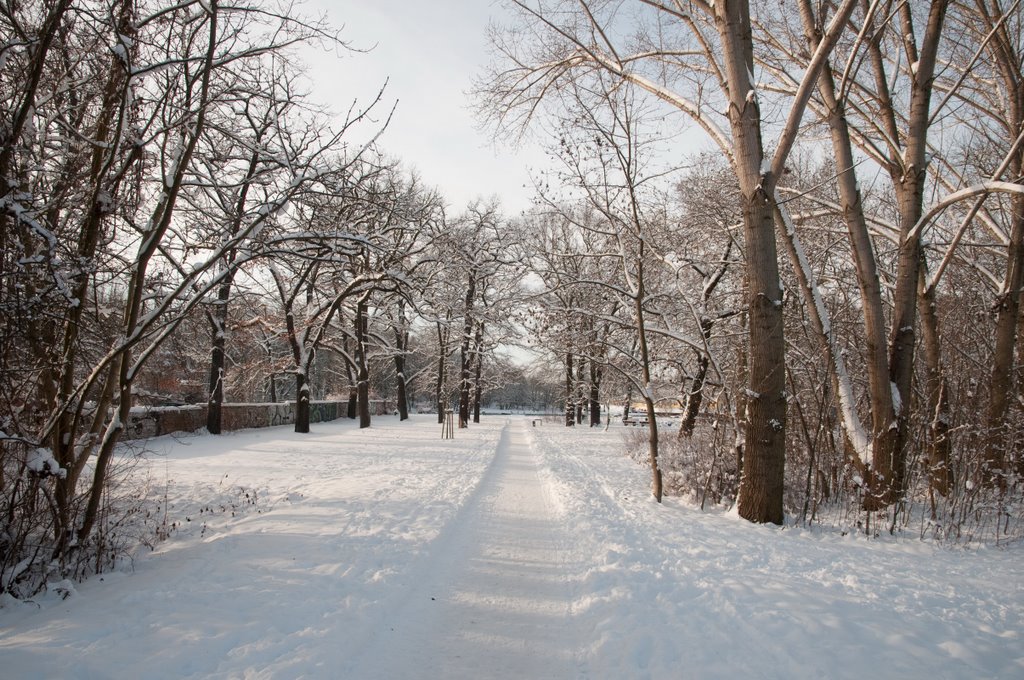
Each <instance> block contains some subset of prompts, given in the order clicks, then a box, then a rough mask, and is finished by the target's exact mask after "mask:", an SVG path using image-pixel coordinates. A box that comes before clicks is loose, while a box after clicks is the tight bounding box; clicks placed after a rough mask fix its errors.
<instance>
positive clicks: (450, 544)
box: [347, 420, 579, 679]
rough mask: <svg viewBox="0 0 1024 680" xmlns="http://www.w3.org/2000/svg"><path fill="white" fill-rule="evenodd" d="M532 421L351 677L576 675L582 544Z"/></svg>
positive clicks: (510, 437) (508, 429)
mask: <svg viewBox="0 0 1024 680" xmlns="http://www.w3.org/2000/svg"><path fill="white" fill-rule="evenodd" d="M524 426H525V421H522V420H517V421H515V422H514V423H510V424H508V425H506V426H505V429H504V431H503V433H502V436H501V440H500V442H499V443H498V447H497V451H496V454H495V457H494V460H493V462H492V463H491V465H490V468H489V469H488V470H487V472H486V474H485V475H484V477H483V479H482V480H481V482H480V485H479V486H478V488H477V490H476V492H475V494H474V496H473V498H472V499H471V500H470V501H469V502H468V503H467V504H466V505H465V506H464V507H463V508H462V510H461V511H460V513H459V515H458V517H456V519H455V520H454V521H453V522H452V523H451V524H450V525H449V526H448V527H447V528H446V530H445V531H446V534H445V535H444V536H443V537H442V539H441V540H439V541H437V542H436V543H435V546H434V549H433V554H432V556H431V562H430V563H429V565H427V566H426V568H425V569H424V571H422V572H420V574H419V578H418V580H417V581H415V582H413V583H410V584H408V586H407V592H406V593H405V594H404V595H403V596H401V599H402V600H404V604H403V606H400V607H399V608H398V609H397V610H395V611H393V612H391V615H390V616H388V617H387V619H385V620H384V621H383V622H382V624H381V630H379V631H377V634H376V635H375V636H374V644H373V645H371V646H370V648H369V649H367V650H366V651H365V652H363V653H362V654H361V655H360V656H359V657H358V658H357V660H356V663H355V664H354V667H353V668H352V669H351V671H350V673H348V674H347V675H348V676H349V677H358V678H381V679H385V678H398V677H406V676H407V675H406V674H407V673H408V671H409V669H410V668H415V669H416V670H417V673H418V674H419V677H424V678H484V677H487V678H573V677H577V675H578V670H577V668H576V658H575V657H576V651H577V649H578V647H579V639H578V636H577V635H576V633H575V629H574V627H573V619H572V605H571V592H570V585H569V574H570V573H572V572H573V571H575V570H574V569H571V568H570V564H569V561H570V560H571V559H572V558H573V556H574V555H575V553H574V551H573V550H572V539H571V535H570V533H569V530H568V527H567V525H566V518H565V517H564V516H562V515H561V514H559V513H558V512H557V511H556V509H555V505H554V504H553V502H552V499H551V487H550V482H549V481H548V480H547V479H546V478H542V477H541V476H540V475H539V469H540V465H541V462H540V458H539V454H538V452H537V451H536V450H535V449H534V448H532V447H531V446H530V444H529V443H528V442H527V439H526V436H525V434H524V433H523V427H524Z"/></svg>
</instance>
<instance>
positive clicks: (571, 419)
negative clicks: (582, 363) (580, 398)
mask: <svg viewBox="0 0 1024 680" xmlns="http://www.w3.org/2000/svg"><path fill="white" fill-rule="evenodd" d="M572 366H573V364H572V352H566V353H565V426H566V427H572V426H573V425H575V424H576V417H575V408H574V405H573V368H572Z"/></svg>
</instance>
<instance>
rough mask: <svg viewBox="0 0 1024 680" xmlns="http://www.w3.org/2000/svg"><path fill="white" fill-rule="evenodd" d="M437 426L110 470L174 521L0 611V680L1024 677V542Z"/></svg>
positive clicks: (345, 430)
mask: <svg viewBox="0 0 1024 680" xmlns="http://www.w3.org/2000/svg"><path fill="white" fill-rule="evenodd" d="M439 434H440V433H439V426H438V424H437V422H436V417H435V416H427V415H424V416H419V417H414V418H413V419H411V420H410V421H406V422H399V421H398V420H397V418H390V417H383V418H379V419H377V418H375V419H374V424H373V427H372V428H369V429H366V430H360V429H359V428H358V427H357V426H356V424H355V423H353V422H351V421H347V420H346V421H338V422H334V423H320V424H317V425H315V426H314V432H313V433H311V434H306V435H299V434H295V433H294V432H291V431H290V430H289V429H288V428H268V429H266V430H254V431H248V432H236V433H231V434H228V435H223V436H219V437H211V436H201V435H196V436H187V437H183V438H174V437H162V438H159V439H155V440H151V441H149V442H145V444H144V445H145V447H146V449H147V450H146V452H145V454H144V456H142V457H141V458H138V459H136V458H135V456H134V454H133V452H131V451H124V452H122V456H121V464H122V465H129V464H133V465H136V466H137V469H136V473H135V475H134V476H133V477H132V479H134V480H142V481H143V482H145V484H148V488H146V489H141V490H138V491H137V493H142V492H144V493H145V498H146V499H148V500H147V503H153V502H154V501H156V500H163V499H166V505H167V507H166V515H165V514H164V509H163V506H162V505H161V506H160V507H158V508H156V510H157V512H156V516H155V517H154V515H153V514H152V511H153V507H152V506H151V505H145V504H143V505H142V506H140V509H139V510H138V511H137V512H136V514H135V515H133V516H132V517H134V518H135V519H136V520H137V519H139V517H141V516H142V514H143V511H146V512H149V513H150V514H149V517H150V520H149V521H150V523H151V524H152V521H153V520H154V519H156V521H158V522H162V523H163V527H164V529H166V530H168V531H169V534H170V535H169V537H168V538H167V540H164V541H161V542H158V543H156V544H155V545H154V550H152V551H151V552H150V551H148V550H142V551H139V552H138V553H136V554H135V555H134V558H133V561H132V563H131V565H130V566H126V568H125V569H124V570H123V571H118V572H114V573H108V574H104V575H103V576H101V577H94V578H91V579H88V580H87V581H86V582H84V583H81V584H73V585H71V584H61V587H60V588H54V589H53V590H51V592H49V593H44V594H41V595H40V596H39V597H38V598H36V600H35V601H34V602H29V603H23V602H16V601H11V600H7V601H0V605H2V606H0V678H3V680H6V679H7V678H76V679H79V678H97V679H99V678H104V679H106V678H132V679H134V678H142V677H145V678H147V680H157V679H161V678H167V679H175V680H177V679H179V678H189V679H194V680H198V679H201V678H202V679H206V678H218V679H228V678H232V679H233V678H252V679H291V678H310V679H319V678H324V679H333V678H351V679H353V680H364V679H366V678H370V679H373V678H403V679H409V680H418V679H434V678H460V677H463V678H474V679H476V678H497V679H501V678H516V680H520V679H526V678H552V679H558V680H562V679H565V680H579V679H587V680H619V679H620V678H630V679H631V680H632V679H636V680H656V679H658V678H694V679H697V680H704V679H711V680H713V679H716V678H722V677H757V678H766V679H767V678H778V679H779V680H803V679H806V680H812V679H815V680H816V679H817V678H835V679H839V678H850V679H851V680H853V679H857V680H863V679H864V678H872V677H879V678H888V677H908V678H910V677H914V678H917V677H927V678H930V679H932V680H942V679H946V678H949V679H951V680H959V679H960V678H971V679H975V678H999V679H1001V678H1013V679H1014V680H1016V679H1017V678H1021V677H1024V645H1022V642H1024V560H1022V559H1021V556H1022V552H1024V547H1022V546H1020V545H1013V546H1009V547H1007V548H1005V549H1002V548H1000V549H994V548H988V547H983V546H976V547H972V548H970V549H953V548H949V547H942V546H936V545H934V544H930V543H927V542H923V541H919V540H917V538H916V537H914V536H913V535H903V536H897V537H886V536H883V537H880V538H878V539H870V540H868V539H865V538H864V537H863V536H860V535H838V534H837V533H836V532H833V531H829V530H826V529H817V528H815V529H801V528H796V527H787V528H778V527H764V526H754V525H751V524H748V523H746V522H743V521H741V520H739V519H738V518H736V517H735V516H732V515H729V514H723V513H722V512H721V511H720V510H713V511H710V512H701V511H700V510H698V509H697V508H695V507H693V506H692V505H690V504H688V503H687V502H685V501H684V500H681V499H678V498H667V499H666V501H665V503H664V504H663V505H659V504H658V503H655V502H654V500H653V499H652V498H651V495H650V493H649V491H648V483H649V479H648V478H649V473H648V471H647V470H646V469H645V467H644V466H642V465H637V464H636V463H635V462H634V461H633V460H631V459H630V458H628V457H626V456H624V455H623V449H624V442H623V438H622V437H623V434H624V428H622V427H621V426H618V425H616V426H613V427H611V428H610V429H609V430H607V431H604V430H602V429H600V428H565V427H560V426H559V425H557V424H556V423H554V422H549V423H547V424H544V425H541V424H540V423H538V426H537V427H531V426H530V421H529V420H527V419H523V418H516V417H512V418H505V417H493V416H492V417H489V418H486V419H485V421H484V422H482V423H480V424H478V425H473V426H472V427H470V428H469V429H466V430H458V431H457V432H456V435H455V439H448V440H442V439H440V438H439V436H438V435H439ZM129 490H130V488H129ZM130 519H131V517H129V520H130ZM68 594H70V596H69V597H67V599H62V598H63V596H64V595H68Z"/></svg>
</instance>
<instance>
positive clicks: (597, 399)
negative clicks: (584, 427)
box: [589, 361, 601, 427]
mask: <svg viewBox="0 0 1024 680" xmlns="http://www.w3.org/2000/svg"><path fill="white" fill-rule="evenodd" d="M589 420H590V427H598V426H599V425H600V424H601V370H600V368H599V367H598V365H597V362H596V361H591V362H590V418H589Z"/></svg>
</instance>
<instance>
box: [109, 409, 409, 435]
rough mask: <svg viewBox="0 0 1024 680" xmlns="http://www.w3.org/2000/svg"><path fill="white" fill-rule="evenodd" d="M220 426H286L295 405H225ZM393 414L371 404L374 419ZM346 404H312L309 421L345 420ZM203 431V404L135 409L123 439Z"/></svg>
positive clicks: (228, 429) (239, 428) (233, 427)
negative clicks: (340, 418)
mask: <svg viewBox="0 0 1024 680" xmlns="http://www.w3.org/2000/svg"><path fill="white" fill-rule="evenodd" d="M221 408H222V409H223V414H222V420H221V425H222V427H223V429H224V431H225V432H227V431H230V430H244V429H248V428H255V427H273V426H275V425H289V424H291V423H294V422H295V404H294V403H293V402H282V403H276V404H224V405H223V406H222V407H221ZM393 411H394V405H393V404H391V403H390V402H388V401H386V400H383V399H371V400H370V413H371V414H372V415H375V416H380V415H385V414H388V413H391V412H393ZM347 412H348V402H347V401H314V402H313V403H312V404H310V409H309V421H310V422H311V423H325V422H327V421H330V420H336V419H337V418H339V417H344V416H345V414H346V413H347ZM204 427H206V404H194V405H191V406H136V407H135V408H133V409H132V412H131V416H129V419H128V422H127V423H126V425H125V432H124V436H123V438H124V439H146V438H148V437H159V436H160V435H162V434H171V433H172V432H195V431H196V430H201V429H202V428H204Z"/></svg>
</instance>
